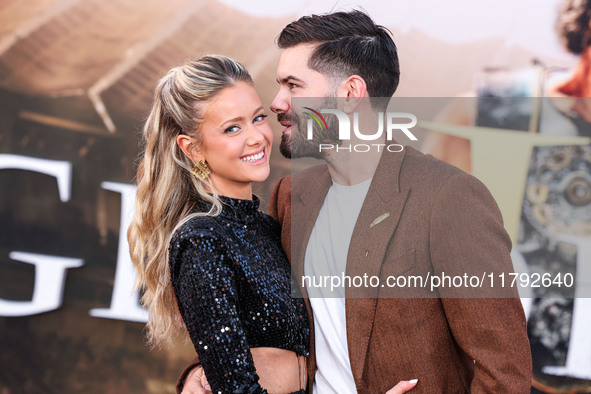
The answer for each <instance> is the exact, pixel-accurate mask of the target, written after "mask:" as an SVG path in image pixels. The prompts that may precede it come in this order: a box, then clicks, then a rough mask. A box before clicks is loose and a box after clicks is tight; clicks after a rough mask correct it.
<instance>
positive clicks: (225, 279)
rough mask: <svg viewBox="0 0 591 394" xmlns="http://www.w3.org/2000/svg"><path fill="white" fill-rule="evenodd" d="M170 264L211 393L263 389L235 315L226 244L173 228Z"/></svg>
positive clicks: (234, 282)
mask: <svg viewBox="0 0 591 394" xmlns="http://www.w3.org/2000/svg"><path fill="white" fill-rule="evenodd" d="M170 264H171V268H172V269H171V274H172V275H171V276H172V283H173V286H174V289H175V294H176V297H177V301H178V305H179V309H180V312H181V315H182V317H183V320H184V321H185V324H186V326H187V330H188V332H189V335H190V337H191V340H192V342H193V345H194V346H195V350H196V351H197V354H198V355H199V360H200V361H201V364H202V365H203V369H204V371H205V375H206V376H207V379H208V381H209V384H210V385H211V387H212V391H213V392H214V393H217V392H221V393H237V392H240V393H266V391H265V390H263V389H262V388H261V386H260V385H259V384H258V379H259V377H258V375H257V373H256V370H255V366H254V362H253V359H252V355H251V353H250V348H249V345H248V342H247V339H246V334H245V331H244V328H243V324H242V322H241V319H240V316H239V312H240V311H239V300H238V294H239V289H238V286H239V280H238V278H237V276H238V275H239V274H240V273H239V272H238V268H237V265H236V264H234V262H233V261H232V257H231V251H229V250H228V247H227V244H226V243H225V242H223V241H222V240H221V239H220V237H218V236H216V235H215V234H211V233H208V232H204V231H199V232H197V233H190V234H187V233H183V232H180V234H179V233H178V232H177V234H175V236H173V239H172V241H171V245H170Z"/></svg>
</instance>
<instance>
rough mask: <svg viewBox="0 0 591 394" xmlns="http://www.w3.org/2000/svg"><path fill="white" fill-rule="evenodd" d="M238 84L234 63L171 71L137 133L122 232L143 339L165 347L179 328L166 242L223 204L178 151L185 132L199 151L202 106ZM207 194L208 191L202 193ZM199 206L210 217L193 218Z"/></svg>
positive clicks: (207, 59) (200, 63)
mask: <svg viewBox="0 0 591 394" xmlns="http://www.w3.org/2000/svg"><path fill="white" fill-rule="evenodd" d="M237 82H247V83H249V84H251V85H252V84H253V81H252V78H251V77H250V75H249V74H248V72H247V71H246V69H245V68H244V67H243V66H242V65H241V64H240V63H238V62H236V61H234V60H232V59H230V58H227V57H224V56H219V55H208V56H204V57H202V58H200V59H198V60H195V61H189V62H187V63H185V64H183V65H181V66H178V67H174V68H172V69H171V70H170V71H169V72H168V73H167V74H166V75H165V76H164V77H163V78H162V79H160V81H159V82H158V85H157V86H156V89H155V92H154V104H153V106H152V110H151V112H150V115H149V116H148V119H147V120H146V123H145V125H144V128H143V152H142V154H141V156H140V157H141V160H140V163H139V167H138V171H137V196H136V203H135V213H134V218H133V221H132V223H131V225H130V227H129V229H128V231H127V237H128V240H129V249H130V254H131V259H132V261H133V264H134V266H135V268H136V270H137V274H138V276H137V278H138V279H137V284H136V286H137V287H138V288H139V289H140V290H141V291H142V292H143V293H142V297H141V303H142V305H143V306H144V307H145V308H147V309H148V312H149V320H148V324H147V328H148V332H147V334H148V341H149V343H150V344H151V345H153V346H154V345H159V344H160V343H161V342H169V341H170V340H172V338H174V337H175V335H176V334H177V333H179V328H181V327H183V324H182V318H181V316H180V313H179V310H178V306H177V302H176V297H175V295H174V289H173V287H172V283H171V278H170V270H169V264H168V244H169V242H170V238H171V236H172V234H173V232H174V231H175V229H176V228H177V227H178V226H180V225H181V224H182V223H184V222H186V221H187V220H188V219H189V218H191V217H194V216H195V215H217V214H219V212H220V211H221V203H220V201H219V199H218V198H217V194H216V192H215V189H214V188H213V186H212V185H211V184H210V182H209V181H208V179H206V180H200V179H198V178H197V177H195V176H194V175H193V174H192V173H191V169H192V167H193V163H192V161H191V159H189V158H188V157H187V156H186V155H185V154H184V153H183V152H182V151H181V149H180V148H179V146H178V145H177V142H176V140H177V136H178V135H179V134H187V135H189V136H191V137H193V138H194V139H195V145H197V146H198V145H199V143H200V142H201V139H200V125H201V123H202V122H203V120H204V109H205V106H206V104H207V103H208V102H209V101H210V100H211V99H212V98H214V97H215V96H217V95H218V94H219V93H220V92H221V91H222V90H223V89H225V88H228V87H231V86H234V85H235V84H236V83H237ZM208 190H209V191H210V192H211V193H213V194H210V193H208ZM198 201H205V202H207V203H209V204H211V209H210V210H209V212H200V213H191V211H192V209H193V208H194V206H195V204H196V203H197V202H198Z"/></svg>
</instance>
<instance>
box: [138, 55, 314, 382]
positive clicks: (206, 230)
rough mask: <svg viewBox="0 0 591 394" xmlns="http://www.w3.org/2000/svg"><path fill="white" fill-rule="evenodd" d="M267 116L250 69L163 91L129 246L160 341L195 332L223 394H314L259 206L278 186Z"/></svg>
mask: <svg viewBox="0 0 591 394" xmlns="http://www.w3.org/2000/svg"><path fill="white" fill-rule="evenodd" d="M266 116H267V115H266V114H265V110H264V108H263V106H262V105H261V101H260V99H259V97H258V95H257V93H256V91H255V89H254V86H253V81H252V79H251V77H250V75H249V74H248V72H247V71H246V70H245V69H244V67H243V66H242V65H241V64H239V63H238V62H236V61H234V60H232V59H229V58H227V57H223V56H205V57H202V58H201V59H199V60H197V61H192V62H188V63H186V64H184V65H182V66H179V67H175V68H173V69H172V70H170V71H169V72H168V74H166V76H164V77H163V78H162V79H161V80H160V82H159V83H158V85H157V87H156V91H155V97H154V105H153V107H152V110H151V113H150V115H149V117H148V120H147V122H146V124H145V127H144V130H143V138H144V143H145V148H144V152H143V158H142V160H141V163H140V166H139V170H138V192H137V201H136V210H135V217H134V220H133V222H132V225H131V226H130V228H129V232H128V237H129V241H130V250H131V255H132V259H133V262H134V265H135V267H136V269H137V271H138V283H139V286H140V287H141V288H142V289H143V291H144V293H143V297H142V302H143V305H144V306H145V307H146V308H147V309H148V311H149V315H150V317H149V322H148V326H147V327H148V337H149V340H150V341H151V343H152V344H154V345H156V344H159V343H161V342H163V341H166V340H168V339H170V338H171V337H172V336H173V335H174V334H175V333H176V332H177V331H178V330H179V329H184V328H183V326H184V327H186V329H187V331H188V333H189V336H190V338H191V341H192V342H193V345H194V346H195V349H196V351H197V354H198V356H199V359H200V362H201V364H202V365H203V368H204V371H205V374H206V375H207V379H208V381H209V384H210V385H211V388H212V391H213V392H215V393H217V392H223V393H226V392H248V393H261V392H263V393H264V392H267V391H269V392H282V393H288V392H298V393H299V392H302V393H303V392H305V391H304V388H305V386H306V372H305V371H306V368H305V365H306V363H305V361H306V357H307V356H308V354H309V349H308V346H309V334H310V331H309V323H308V316H307V313H306V309H305V305H304V303H303V300H302V299H301V298H294V297H292V294H291V282H290V281H291V272H290V267H289V262H288V260H287V258H286V256H285V253H284V252H283V250H282V248H281V242H280V237H279V232H280V228H279V225H278V223H277V222H276V221H275V220H273V219H272V218H270V217H269V216H267V215H265V214H264V213H262V212H260V211H259V210H258V205H259V200H258V198H257V197H256V196H253V195H252V182H260V181H263V180H265V179H266V178H267V177H268V175H269V155H270V153H271V144H272V139H273V136H272V132H271V129H270V127H269V124H268V123H267V120H266V119H265V118H266ZM183 323H184V324H183Z"/></svg>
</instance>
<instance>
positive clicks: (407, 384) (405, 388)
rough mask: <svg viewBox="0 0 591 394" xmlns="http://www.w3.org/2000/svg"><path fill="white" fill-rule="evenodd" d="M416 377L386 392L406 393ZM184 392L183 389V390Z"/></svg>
mask: <svg viewBox="0 0 591 394" xmlns="http://www.w3.org/2000/svg"><path fill="white" fill-rule="evenodd" d="M418 381H419V380H418V379H412V380H401V381H400V382H398V384H397V385H396V386H394V387H392V388H391V389H390V390H388V391H386V394H402V393H406V392H407V391H408V390H410V389H412V388H413V387H415V386H416V385H417V382H418ZM183 393H184V391H183Z"/></svg>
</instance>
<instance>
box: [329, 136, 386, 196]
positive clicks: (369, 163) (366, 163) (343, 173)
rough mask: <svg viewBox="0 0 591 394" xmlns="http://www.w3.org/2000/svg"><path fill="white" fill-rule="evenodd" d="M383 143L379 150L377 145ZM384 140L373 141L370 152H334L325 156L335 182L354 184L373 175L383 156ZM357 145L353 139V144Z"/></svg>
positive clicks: (345, 184) (346, 184)
mask: <svg viewBox="0 0 591 394" xmlns="http://www.w3.org/2000/svg"><path fill="white" fill-rule="evenodd" d="M378 144H381V148H380V150H379V151H378V149H377V145H378ZM383 144H384V141H382V140H379V141H374V142H372V145H370V146H371V148H372V149H371V150H370V151H369V152H355V151H354V150H353V149H351V152H349V151H341V152H336V153H335V152H332V153H331V154H330V155H327V156H326V157H325V160H326V163H327V164H328V172H329V173H330V177H331V178H332V180H333V182H335V183H338V184H339V185H343V186H352V185H356V184H358V183H361V182H363V181H366V180H368V179H370V178H371V177H373V175H374V173H375V172H376V168H377V167H378V163H379V162H380V158H381V157H382V153H383V149H385V148H384V145H383ZM353 145H355V144H354V142H353V141H351V146H353Z"/></svg>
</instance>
